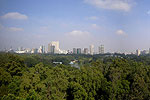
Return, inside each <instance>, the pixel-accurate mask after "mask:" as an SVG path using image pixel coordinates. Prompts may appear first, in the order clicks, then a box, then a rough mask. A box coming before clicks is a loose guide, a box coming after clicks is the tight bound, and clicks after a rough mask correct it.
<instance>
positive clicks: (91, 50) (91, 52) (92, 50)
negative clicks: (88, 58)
mask: <svg viewBox="0 0 150 100" xmlns="http://www.w3.org/2000/svg"><path fill="white" fill-rule="evenodd" d="M90 54H91V55H93V54H94V45H90Z"/></svg>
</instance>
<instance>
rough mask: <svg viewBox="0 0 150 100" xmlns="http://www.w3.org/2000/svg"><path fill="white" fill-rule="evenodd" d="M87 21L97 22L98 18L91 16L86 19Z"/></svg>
mask: <svg viewBox="0 0 150 100" xmlns="http://www.w3.org/2000/svg"><path fill="white" fill-rule="evenodd" d="M86 19H87V20H98V19H99V18H98V17H97V16H91V17H87V18H86Z"/></svg>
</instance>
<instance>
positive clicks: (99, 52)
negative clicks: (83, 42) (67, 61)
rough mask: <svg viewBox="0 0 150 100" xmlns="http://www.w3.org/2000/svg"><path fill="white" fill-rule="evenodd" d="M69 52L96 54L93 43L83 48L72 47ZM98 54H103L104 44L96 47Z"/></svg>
mask: <svg viewBox="0 0 150 100" xmlns="http://www.w3.org/2000/svg"><path fill="white" fill-rule="evenodd" d="M71 53H72V54H91V55H93V54H96V53H95V52H94V45H90V46H89V49H88V48H83V49H81V48H73V50H72V52H71ZM98 54H104V45H100V46H99V47H98Z"/></svg>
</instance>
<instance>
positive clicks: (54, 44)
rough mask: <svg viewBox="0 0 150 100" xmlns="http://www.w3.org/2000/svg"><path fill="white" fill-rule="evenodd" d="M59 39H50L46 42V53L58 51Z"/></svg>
mask: <svg viewBox="0 0 150 100" xmlns="http://www.w3.org/2000/svg"><path fill="white" fill-rule="evenodd" d="M59 51H60V50H59V41H52V42H51V43H49V44H48V53H59Z"/></svg>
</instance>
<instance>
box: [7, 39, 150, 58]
mask: <svg viewBox="0 0 150 100" xmlns="http://www.w3.org/2000/svg"><path fill="white" fill-rule="evenodd" d="M5 52H13V53H20V54H21V53H35V54H36V53H40V54H44V53H48V54H90V55H93V54H104V53H105V49H104V45H100V46H98V52H95V51H94V45H90V46H89V48H73V49H72V50H61V49H60V48H59V41H52V42H50V43H49V44H48V48H47V50H46V48H45V46H43V45H42V46H40V47H39V48H32V49H30V48H23V47H19V48H18V49H17V50H13V49H9V50H5ZM131 54H133V53H131ZM134 54H135V55H137V56H139V55H146V54H150V49H149V50H143V51H140V50H136V52H135V53H134Z"/></svg>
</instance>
